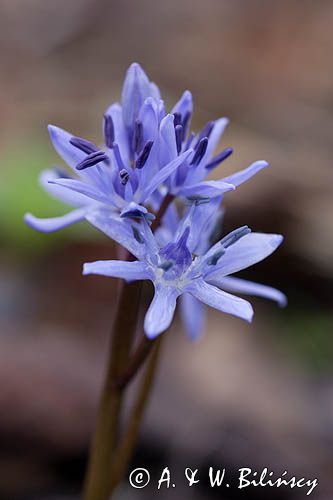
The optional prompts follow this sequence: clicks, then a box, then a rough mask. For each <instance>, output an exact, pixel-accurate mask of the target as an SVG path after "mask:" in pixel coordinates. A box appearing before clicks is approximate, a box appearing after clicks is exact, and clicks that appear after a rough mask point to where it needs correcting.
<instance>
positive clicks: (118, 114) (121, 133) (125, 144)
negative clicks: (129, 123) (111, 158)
mask: <svg viewBox="0 0 333 500" xmlns="http://www.w3.org/2000/svg"><path fill="white" fill-rule="evenodd" d="M105 114H106V115H110V116H111V118H112V121H113V125H114V139H115V142H116V143H117V144H118V147H119V150H120V154H121V157H122V158H123V160H124V162H125V164H127V163H128V162H129V161H130V152H129V140H128V134H127V130H126V127H125V124H124V120H123V110H122V107H121V106H120V104H118V103H116V104H112V105H111V106H109V107H108V109H107V110H106V112H105Z"/></svg>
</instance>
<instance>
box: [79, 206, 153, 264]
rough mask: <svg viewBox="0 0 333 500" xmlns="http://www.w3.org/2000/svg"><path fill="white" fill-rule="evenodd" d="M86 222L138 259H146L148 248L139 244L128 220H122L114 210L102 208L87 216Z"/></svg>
mask: <svg viewBox="0 0 333 500" xmlns="http://www.w3.org/2000/svg"><path fill="white" fill-rule="evenodd" d="M86 220H87V221H88V222H90V224H92V225H93V226H94V227H96V228H97V229H99V230H100V231H102V232H103V233H104V234H106V235H107V236H109V238H112V239H113V240H114V241H116V242H117V243H119V244H120V245H122V246H123V247H125V248H127V250H128V251H129V252H131V253H132V254H133V255H135V257H137V258H138V259H144V257H145V255H146V246H145V245H144V244H141V243H139V242H138V241H137V240H136V239H135V238H134V236H133V230H132V227H131V224H130V223H129V221H128V220H126V219H122V218H120V216H119V214H118V213H117V212H115V211H113V210H112V209H107V208H101V209H98V210H95V211H93V212H89V213H88V214H87V215H86Z"/></svg>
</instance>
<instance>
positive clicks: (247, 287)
mask: <svg viewBox="0 0 333 500" xmlns="http://www.w3.org/2000/svg"><path fill="white" fill-rule="evenodd" d="M209 283H210V284H211V285H214V286H217V287H219V288H223V290H226V291H228V292H233V293H240V294H244V295H253V296H254V297H263V298H264V299H269V300H273V301H274V302H276V303H277V304H278V305H279V306H280V307H285V306H286V305H287V297H286V296H285V294H284V293H282V292H280V290H277V289H276V288H272V287H271V286H267V285H261V284H260V283H254V282H253V281H248V280H243V279H240V278H234V277H229V276H228V277H225V278H221V279H218V278H216V279H213V280H209Z"/></svg>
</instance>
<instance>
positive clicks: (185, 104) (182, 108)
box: [171, 90, 193, 117]
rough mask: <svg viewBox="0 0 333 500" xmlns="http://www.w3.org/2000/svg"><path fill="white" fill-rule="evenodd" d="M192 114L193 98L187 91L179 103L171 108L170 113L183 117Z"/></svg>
mask: <svg viewBox="0 0 333 500" xmlns="http://www.w3.org/2000/svg"><path fill="white" fill-rule="evenodd" d="M192 112H193V98H192V94H191V92H190V91H189V90H185V92H184V93H183V95H182V96H181V98H180V99H179V101H178V102H177V103H176V104H175V106H174V107H173V109H172V111H171V113H172V114H174V113H180V114H181V115H182V117H184V116H185V115H186V114H187V113H190V114H192Z"/></svg>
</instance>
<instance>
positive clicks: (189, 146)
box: [25, 63, 286, 338]
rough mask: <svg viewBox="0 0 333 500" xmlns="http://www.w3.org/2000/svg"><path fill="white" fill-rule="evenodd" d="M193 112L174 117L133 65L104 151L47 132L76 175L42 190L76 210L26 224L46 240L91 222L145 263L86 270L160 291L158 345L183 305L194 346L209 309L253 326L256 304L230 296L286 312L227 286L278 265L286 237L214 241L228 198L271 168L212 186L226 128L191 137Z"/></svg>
mask: <svg viewBox="0 0 333 500" xmlns="http://www.w3.org/2000/svg"><path fill="white" fill-rule="evenodd" d="M192 112H193V101H192V95H191V93H190V92H189V91H185V92H184V94H183V95H182V97H181V98H180V99H179V101H178V102H177V103H176V105H175V106H174V107H173V109H172V110H171V112H170V113H167V112H166V111H165V106H164V102H163V100H162V99H161V97H160V92H159V89H158V87H157V86H156V85H155V84H154V83H152V82H151V81H150V80H149V79H148V77H147V76H146V74H145V73H144V71H143V70H142V68H141V67H140V66H139V65H138V64H136V63H135V64H132V65H131V66H130V68H129V69H128V71H127V74H126V78H125V82H124V86H123V91H122V101H121V104H119V103H116V104H112V105H111V106H110V107H109V108H108V109H107V110H106V112H105V114H104V119H103V132H104V144H103V145H102V146H97V145H95V144H93V143H92V142H90V141H88V140H86V139H82V138H80V137H77V136H74V135H71V134H70V133H69V132H66V131H64V130H62V129H60V128H58V127H55V126H51V125H50V126H49V132H50V136H51V140H52V142H53V145H54V147H55V149H56V151H57V152H58V154H59V155H60V156H61V157H62V159H63V160H64V161H65V162H66V163H67V164H68V165H69V167H71V169H72V171H73V175H70V174H69V173H67V171H64V170H62V169H61V168H55V169H53V170H47V171H44V172H42V174H41V177H40V182H41V184H42V186H43V187H44V188H45V189H46V190H47V191H48V192H49V193H50V194H52V195H53V196H55V197H57V198H58V199H60V200H61V201H63V202H65V203H67V204H69V205H71V206H72V207H74V209H73V210H72V211H70V212H69V213H68V214H66V215H64V216H61V217H54V218H49V219H40V218H37V217H35V216H33V215H32V214H26V216H25V221H26V223H27V224H29V225H30V226H31V227H33V228H34V229H37V230H39V231H43V232H52V231H57V230H59V229H61V228H63V227H66V226H68V225H70V224H73V223H75V222H77V221H79V220H82V219H86V220H87V221H88V222H90V223H91V224H92V225H94V226H95V227H97V228H98V229H100V230H101V231H103V232H104V233H105V234H107V235H108V236H109V237H111V238H112V239H114V240H115V241H116V242H118V243H119V244H121V245H123V246H124V247H125V248H126V249H127V250H128V251H129V252H130V253H131V254H133V255H134V256H135V257H136V258H137V261H131V262H129V261H104V262H103V261H100V262H95V263H88V264H85V266H84V274H90V273H94V274H103V275H106V276H112V277H118V278H123V279H125V280H127V281H134V280H150V281H152V282H153V283H154V287H155V295H154V299H153V301H152V303H151V305H150V307H149V310H148V312H147V314H146V317H145V332H146V334H147V335H148V337H150V338H153V337H156V336H157V335H158V334H160V333H161V332H163V331H164V330H166V329H167V328H168V327H169V325H170V323H171V321H172V318H173V315H174V311H175V308H176V301H177V298H178V297H180V296H181V314H182V318H183V320H184V324H185V327H186V330H187V332H188V333H189V335H190V337H191V338H197V337H198V335H199V334H200V331H201V330H202V325H203V318H204V310H203V305H202V304H203V303H204V304H207V305H210V306H212V307H215V308H216V309H219V310H221V311H223V312H226V313H229V314H233V315H236V316H239V317H241V318H243V319H245V320H247V321H250V320H251V318H252V315H253V310H252V307H251V305H250V303H249V302H247V301H245V300H243V299H241V298H238V297H236V296H234V295H231V294H230V293H228V292H239V293H241V294H252V295H258V296H263V297H267V298H270V299H273V300H276V301H277V302H278V303H279V304H280V305H283V304H284V303H285V301H286V300H285V297H284V295H283V294H282V293H281V292H279V291H277V290H274V289H272V288H270V287H266V286H263V285H259V284H256V283H251V282H247V281H244V280H241V279H239V278H235V277H230V276H229V275H230V274H233V273H235V272H237V271H239V270H241V269H244V268H246V267H248V266H250V265H252V264H254V263H256V262H259V261H260V260H262V259H264V258H265V257H267V256H268V255H270V254H271V253H272V252H273V251H274V250H275V249H276V248H277V247H278V246H279V244H280V243H281V241H282V237H281V236H279V235H271V234H268V235H267V234H259V233H252V232H251V231H250V229H249V228H248V227H247V226H244V227H242V228H239V229H236V230H235V231H233V232H232V233H230V234H229V235H227V236H225V237H224V238H222V239H220V240H219V241H218V242H217V243H216V242H214V241H213V235H214V229H215V228H216V226H218V225H219V224H220V220H221V209H220V208H219V207H220V204H221V201H222V198H223V195H224V193H226V192H227V191H231V190H234V189H236V187H237V186H239V185H240V184H242V183H243V182H245V181H247V180H248V179H250V178H251V177H252V176H253V175H255V174H256V173H257V172H259V171H260V170H262V169H263V168H265V167H267V166H268V164H267V162H265V161H256V162H254V163H252V164H251V165H250V166H248V167H247V168H245V169H243V170H241V171H239V172H237V173H235V174H233V175H230V176H228V177H225V178H222V179H220V180H207V176H208V175H209V174H210V173H211V171H212V170H213V169H214V168H215V167H217V166H218V165H220V164H221V163H222V162H223V161H225V160H226V159H227V158H228V157H229V156H230V155H231V154H232V149H231V148H225V149H224V150H223V151H221V152H220V153H218V154H217V155H215V156H214V153H215V150H216V148H217V146H218V144H219V142H220V139H221V136H222V134H223V132H224V129H225V127H226V125H227V124H228V120H227V119H226V118H220V119H217V120H215V121H210V122H208V123H207V124H206V125H205V127H204V128H203V129H202V130H201V131H200V132H199V133H193V132H190V123H191V117H192ZM176 200H177V203H176ZM180 205H181V207H182V208H180ZM156 216H157V217H158V219H157V220H155V222H156V224H155V223H154V226H155V228H154V230H152V227H153V226H151V223H152V221H153V220H154V219H155V217H156Z"/></svg>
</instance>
